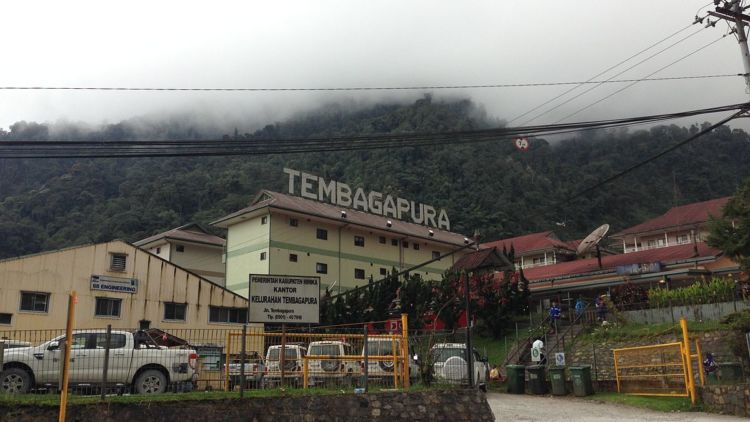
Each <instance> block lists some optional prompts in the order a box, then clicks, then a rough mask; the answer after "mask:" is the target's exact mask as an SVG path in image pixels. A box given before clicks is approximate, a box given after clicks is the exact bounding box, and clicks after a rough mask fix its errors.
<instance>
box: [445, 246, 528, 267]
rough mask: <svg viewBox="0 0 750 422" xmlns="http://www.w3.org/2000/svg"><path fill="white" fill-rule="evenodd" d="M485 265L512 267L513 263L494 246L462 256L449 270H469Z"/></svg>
mask: <svg viewBox="0 0 750 422" xmlns="http://www.w3.org/2000/svg"><path fill="white" fill-rule="evenodd" d="M487 267H508V268H510V269H512V268H513V264H512V263H511V262H510V261H508V259H507V258H504V257H503V256H502V252H499V251H498V250H497V249H495V248H488V249H480V250H478V251H475V252H472V253H470V254H467V255H464V256H462V257H461V258H460V259H459V260H458V261H456V263H455V264H453V267H451V271H470V270H476V269H481V268H487Z"/></svg>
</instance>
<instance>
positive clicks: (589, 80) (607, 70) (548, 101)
mask: <svg viewBox="0 0 750 422" xmlns="http://www.w3.org/2000/svg"><path fill="white" fill-rule="evenodd" d="M709 4H710V3H709ZM703 7H706V6H703ZM694 24H695V22H694V23H691V24H690V25H687V26H685V27H684V28H682V29H679V30H677V31H675V32H673V33H672V34H670V35H668V36H667V37H664V38H662V39H661V40H659V41H657V42H655V43H653V44H651V45H650V46H648V47H646V48H644V49H642V50H640V51H639V52H637V53H635V54H633V55H631V56H630V57H628V58H627V59H624V60H622V61H620V62H618V63H617V64H614V65H612V66H610V67H608V68H606V69H604V70H603V71H601V72H599V73H597V74H596V75H594V76H592V77H590V78H589V79H587V80H586V81H585V82H582V83H580V84H576V86H574V87H572V88H570V89H568V90H566V91H565V92H563V93H562V94H559V95H557V96H555V97H553V98H550V99H549V100H547V101H545V102H543V103H541V104H539V105H538V106H536V107H534V108H532V109H530V110H527V111H526V112H524V113H522V114H519V115H517V116H515V117H514V118H512V119H510V120H509V121H508V123H509V124H510V123H513V122H515V121H516V120H518V119H520V118H521V117H524V116H527V115H529V114H531V113H533V112H535V111H537V110H539V109H540V108H542V107H544V106H545V105H547V104H549V103H551V102H553V101H555V100H557V99H559V98H561V97H564V96H565V95H567V94H569V93H571V92H573V91H575V90H576V89H578V88H580V87H581V86H583V85H584V84H587V83H592V81H594V80H595V79H596V78H598V77H600V76H602V75H604V74H606V73H607V72H609V71H610V70H613V69H616V68H618V67H619V66H620V65H623V64H625V63H627V62H629V61H630V60H632V59H634V58H636V57H638V56H640V55H641V54H643V53H645V52H646V51H648V50H651V49H652V48H654V47H656V46H657V45H659V44H661V43H663V42H664V41H666V40H668V39H670V38H672V37H674V36H675V35H677V34H680V33H682V32H684V31H686V30H687V29H688V28H690V27H691V26H693V25H694Z"/></svg>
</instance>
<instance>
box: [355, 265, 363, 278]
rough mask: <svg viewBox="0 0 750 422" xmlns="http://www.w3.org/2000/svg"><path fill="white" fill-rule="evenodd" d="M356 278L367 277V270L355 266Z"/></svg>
mask: <svg viewBox="0 0 750 422" xmlns="http://www.w3.org/2000/svg"><path fill="white" fill-rule="evenodd" d="M354 278H356V279H357V280H364V279H365V270H363V269H361V268H355V269H354Z"/></svg>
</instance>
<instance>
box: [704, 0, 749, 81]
mask: <svg viewBox="0 0 750 422" xmlns="http://www.w3.org/2000/svg"><path fill="white" fill-rule="evenodd" d="M714 5H715V6H716V11H715V12H712V11H709V12H708V14H709V15H711V16H713V17H715V18H719V19H723V20H725V21H727V22H734V24H735V26H734V34H735V36H736V37H737V43H738V44H739V46H740V53H741V55H742V66H743V67H744V69H745V74H744V76H745V92H746V93H748V94H750V50H749V49H748V47H747V33H746V32H745V24H746V23H750V16H748V15H746V14H744V13H742V12H744V11H745V9H746V8H747V7H745V8H743V7H742V1H741V0H728V1H723V2H722V1H721V0H714ZM709 25H710V22H709Z"/></svg>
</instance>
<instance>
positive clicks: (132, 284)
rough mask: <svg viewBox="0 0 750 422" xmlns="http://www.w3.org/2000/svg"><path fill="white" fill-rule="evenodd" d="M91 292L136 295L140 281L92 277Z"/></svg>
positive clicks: (99, 276) (103, 276)
mask: <svg viewBox="0 0 750 422" xmlns="http://www.w3.org/2000/svg"><path fill="white" fill-rule="evenodd" d="M91 290H104V291H107V292H116V293H130V294H134V293H136V292H138V279H135V278H122V277H110V276H107V275H92V276H91Z"/></svg>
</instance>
